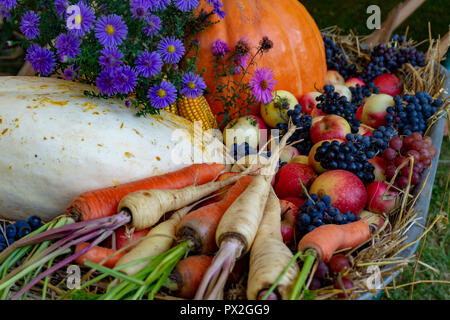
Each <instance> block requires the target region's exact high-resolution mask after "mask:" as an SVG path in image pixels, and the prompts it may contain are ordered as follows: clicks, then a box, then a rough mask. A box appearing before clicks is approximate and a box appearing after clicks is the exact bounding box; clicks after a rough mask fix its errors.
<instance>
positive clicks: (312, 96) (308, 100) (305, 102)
mask: <svg viewBox="0 0 450 320" xmlns="http://www.w3.org/2000/svg"><path fill="white" fill-rule="evenodd" d="M320 95H321V93H320V92H309V93H307V94H304V95H303V96H302V97H301V98H300V100H299V101H298V103H300V105H301V106H302V111H303V112H304V113H306V114H309V115H311V112H312V111H313V109H314V107H315V106H316V105H317V104H318V103H319V102H318V101H317V100H316V98H317V97H318V96H320Z"/></svg>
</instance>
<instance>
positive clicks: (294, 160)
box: [289, 155, 309, 165]
mask: <svg viewBox="0 0 450 320" xmlns="http://www.w3.org/2000/svg"><path fill="white" fill-rule="evenodd" d="M289 163H303V164H306V165H309V160H308V156H303V155H301V156H296V157H293V158H292V159H291V160H289Z"/></svg>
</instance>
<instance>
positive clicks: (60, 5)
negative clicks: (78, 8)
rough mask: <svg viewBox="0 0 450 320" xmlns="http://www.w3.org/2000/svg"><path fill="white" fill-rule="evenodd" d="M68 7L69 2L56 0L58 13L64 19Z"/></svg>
mask: <svg viewBox="0 0 450 320" xmlns="http://www.w3.org/2000/svg"><path fill="white" fill-rule="evenodd" d="M68 6H69V1H68V0H55V8H56V13H58V14H59V15H60V16H61V17H64V14H65V13H66V10H67V7H68Z"/></svg>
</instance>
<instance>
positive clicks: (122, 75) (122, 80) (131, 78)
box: [114, 66, 137, 94]
mask: <svg viewBox="0 0 450 320" xmlns="http://www.w3.org/2000/svg"><path fill="white" fill-rule="evenodd" d="M136 81H137V75H136V72H135V71H134V70H133V69H132V68H131V67H130V66H123V67H120V68H119V69H118V70H117V76H116V77H115V80H114V86H115V87H116V89H117V91H119V92H120V93H123V94H128V93H130V92H132V91H133V90H134V87H136Z"/></svg>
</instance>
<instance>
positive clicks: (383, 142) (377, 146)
mask: <svg viewBox="0 0 450 320" xmlns="http://www.w3.org/2000/svg"><path fill="white" fill-rule="evenodd" d="M396 136H398V134H397V132H396V131H395V129H394V128H393V127H392V126H380V127H378V128H377V129H375V130H373V131H372V136H371V137H370V146H369V147H368V149H370V151H373V152H375V153H377V152H380V153H381V152H383V151H384V149H386V148H387V147H388V145H389V141H390V140H391V138H393V137H396Z"/></svg>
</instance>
